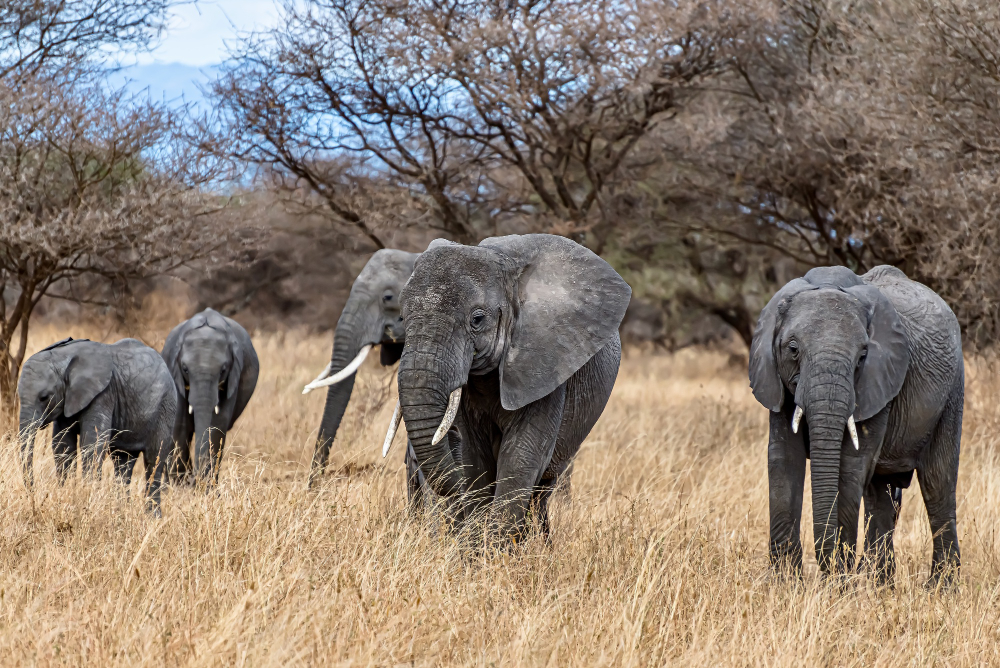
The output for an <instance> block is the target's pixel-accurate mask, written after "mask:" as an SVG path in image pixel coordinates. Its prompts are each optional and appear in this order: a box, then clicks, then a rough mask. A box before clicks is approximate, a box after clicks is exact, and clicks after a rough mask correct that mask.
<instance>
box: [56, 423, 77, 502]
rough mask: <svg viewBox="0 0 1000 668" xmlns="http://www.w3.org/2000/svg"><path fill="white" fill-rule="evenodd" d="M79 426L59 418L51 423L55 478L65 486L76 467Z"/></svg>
mask: <svg viewBox="0 0 1000 668" xmlns="http://www.w3.org/2000/svg"><path fill="white" fill-rule="evenodd" d="M79 436H80V425H79V423H78V422H77V421H76V420H71V419H69V418H66V417H63V416H60V417H57V418H56V419H55V420H54V421H53V423H52V454H53V456H54V457H55V460H56V478H57V479H58V481H59V484H60V485H62V484H65V483H66V480H67V479H68V478H69V475H70V473H71V472H72V471H73V468H74V467H75V466H76V447H77V439H78V438H79Z"/></svg>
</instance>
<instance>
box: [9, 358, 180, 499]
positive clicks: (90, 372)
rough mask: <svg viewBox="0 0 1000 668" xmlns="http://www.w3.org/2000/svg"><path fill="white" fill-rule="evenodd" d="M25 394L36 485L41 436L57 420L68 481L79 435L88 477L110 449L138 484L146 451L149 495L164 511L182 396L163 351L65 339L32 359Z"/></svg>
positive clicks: (29, 459) (28, 469) (27, 471)
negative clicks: (136, 476)
mask: <svg viewBox="0 0 1000 668" xmlns="http://www.w3.org/2000/svg"><path fill="white" fill-rule="evenodd" d="M17 394H18V397H19V399H20V402H21V414H20V429H19V433H20V440H21V464H22V467H23V470H24V476H25V483H26V484H27V485H28V487H31V486H32V484H33V483H34V472H33V465H32V463H33V455H34V442H35V434H36V432H37V430H38V429H41V428H44V427H46V426H48V425H50V424H51V425H53V427H52V451H53V453H54V454H55V459H56V472H57V474H58V478H59V481H60V482H65V480H66V478H67V476H69V474H70V472H71V471H72V469H73V467H74V466H75V464H76V457H77V448H78V441H79V453H80V460H81V463H82V469H83V474H84V475H85V476H93V475H95V474H99V472H100V469H101V464H102V463H103V461H104V456H105V455H106V454H110V456H111V459H112V461H113V462H114V466H115V473H116V474H117V477H118V479H119V480H120V481H121V482H122V483H123V484H124V485H128V484H129V483H130V482H131V480H132V470H133V469H134V468H135V463H136V461H137V460H138V458H139V455H140V454H142V456H143V460H144V462H145V469H146V496H147V498H148V500H149V503H150V506H151V509H152V510H153V511H154V512H155V513H156V514H157V515H159V506H160V487H161V486H162V484H163V477H164V471H165V468H166V464H167V458H168V456H169V454H170V447H171V430H172V427H173V422H174V411H175V409H176V406H177V396H176V392H175V391H174V384H173V381H172V380H171V378H170V372H169V371H168V370H167V367H166V365H165V364H164V363H163V360H162V359H161V358H160V356H159V354H158V353H157V352H156V351H155V350H153V349H152V348H150V347H148V346H146V345H144V344H142V343H140V342H139V341H136V340H135V339H122V340H121V341H119V342H117V343H114V344H111V345H108V344H104V343H97V342H94V341H88V340H86V339H65V340H63V341H60V342H58V343H55V344H53V345H51V346H49V347H48V348H46V349H44V350H42V351H39V352H37V353H35V354H34V355H32V356H31V357H30V358H29V359H28V361H27V362H25V364H24V369H22V371H21V378H20V379H19V380H18V383H17Z"/></svg>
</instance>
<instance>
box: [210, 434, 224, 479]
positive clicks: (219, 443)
mask: <svg viewBox="0 0 1000 668" xmlns="http://www.w3.org/2000/svg"><path fill="white" fill-rule="evenodd" d="M208 442H209V453H208V455H209V457H210V458H211V459H210V460H209V475H208V479H209V480H210V481H211V484H212V485H218V484H219V471H220V470H221V469H222V448H223V447H224V446H225V444H226V432H225V431H224V430H223V429H220V428H217V427H212V430H211V431H210V432H209V435H208Z"/></svg>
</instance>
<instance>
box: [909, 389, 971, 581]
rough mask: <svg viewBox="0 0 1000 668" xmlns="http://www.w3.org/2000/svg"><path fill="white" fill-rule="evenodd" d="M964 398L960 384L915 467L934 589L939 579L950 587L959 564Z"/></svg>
mask: <svg viewBox="0 0 1000 668" xmlns="http://www.w3.org/2000/svg"><path fill="white" fill-rule="evenodd" d="M964 398H965V393H964V388H963V387H962V386H961V385H959V386H958V387H957V388H956V389H955V390H954V391H953V392H952V395H951V397H950V398H949V400H948V403H947V405H946V406H945V410H944V413H943V414H942V415H941V419H940V420H939V421H938V424H937V427H935V429H934V434H933V436H932V438H931V442H930V445H929V447H928V449H927V454H926V456H925V457H924V458H923V460H922V461H921V462H920V464H919V465H918V467H917V478H918V479H919V480H920V493H921V494H922V495H923V497H924V505H925V506H926V507H927V518H928V520H929V521H930V525H931V535H932V536H933V541H934V551H933V555H932V557H931V578H930V581H929V582H928V584H929V585H930V586H936V585H937V584H938V582H939V581H941V580H942V578H943V579H944V581H945V582H944V583H945V584H950V583H951V582H952V580H953V579H955V578H956V577H957V575H958V570H959V566H960V564H961V553H960V552H959V548H958V523H957V518H956V513H955V508H956V501H955V487H956V485H957V483H958V453H959V447H960V444H961V440H962V408H963V403H964Z"/></svg>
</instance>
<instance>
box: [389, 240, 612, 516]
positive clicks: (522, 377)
mask: <svg viewBox="0 0 1000 668" xmlns="http://www.w3.org/2000/svg"><path fill="white" fill-rule="evenodd" d="M630 295H631V289H630V288H629V286H628V284H627V283H625V281H624V280H622V278H621V277H620V276H619V275H618V274H617V273H616V272H615V271H614V270H613V269H612V268H611V267H610V266H609V265H608V264H607V263H606V262H605V261H604V260H602V259H601V258H599V257H598V256H596V255H594V254H593V253H592V252H590V251H589V250H587V249H586V248H584V247H583V246H580V245H579V244H576V243H575V242H573V241H570V240H568V239H565V238H563V237H557V236H551V235H543V234H535V235H524V236H516V235H515V236H508V237H497V238H492V239H487V240H485V241H483V242H482V244H480V245H479V246H463V245H459V244H452V243H449V242H443V241H437V242H434V243H432V244H431V246H430V247H428V249H427V251H425V252H424V253H423V254H422V255H421V256H420V258H419V259H418V260H417V262H416V264H415V267H414V270H413V275H412V276H411V277H410V280H409V282H408V283H407V284H406V287H404V288H403V293H402V295H401V296H400V301H401V302H402V313H403V320H404V324H405V330H406V343H405V345H404V347H403V354H402V358H401V359H400V363H399V400H400V406H401V409H402V416H403V420H404V423H405V425H406V431H407V435H408V437H409V439H410V443H411V445H412V449H413V454H414V456H415V459H416V463H417V464H418V466H419V468H420V470H421V471H422V472H423V474H424V475H425V476H426V479H427V484H428V485H429V487H430V488H431V489H432V490H433V491H434V492H436V493H437V494H439V495H442V496H446V497H452V498H456V497H458V498H464V499H465V500H466V501H467V503H464V504H459V505H461V506H462V507H463V509H462V510H461V511H460V519H461V516H465V517H468V516H469V513H472V512H475V511H476V510H477V509H480V508H488V510H489V513H490V519H489V526H490V527H492V528H494V529H500V530H501V532H502V534H503V535H511V534H514V535H517V534H520V533H522V532H523V531H524V529H525V527H526V521H525V520H526V513H527V511H528V509H529V505H530V503H531V502H532V501H534V502H536V503H537V508H538V512H539V516H540V520H541V524H542V528H543V529H544V530H545V531H546V532H547V531H548V514H547V503H548V499H549V496H550V494H551V492H552V489H553V486H554V485H555V483H556V480H557V478H558V476H559V475H560V474H563V473H564V472H566V470H567V467H568V466H569V464H570V462H571V461H572V458H573V457H574V455H576V453H577V450H578V449H579V447H580V444H581V443H582V442H583V440H584V438H586V436H587V434H588V433H590V430H591V428H592V427H593V426H594V424H595V423H596V422H597V419H598V418H599V417H600V415H601V413H602V411H603V410H604V406H605V404H606V403H607V401H608V397H609V396H610V394H611V389H612V387H613V386H614V382H615V378H616V377H617V374H618V365H619V361H620V358H621V342H620V340H619V338H618V325H619V323H620V322H621V319H622V316H623V315H624V313H625V309H626V307H627V306H628V302H629V298H630ZM459 387H462V388H464V389H463V394H462V398H461V404H460V408H459V412H458V416H457V419H456V420H455V423H454V424H453V425H452V427H451V429H450V430H449V431H448V433H447V435H446V436H445V438H444V439H443V440H442V441H441V442H440V443H438V444H437V445H433V443H432V439H433V435H434V433H435V431H436V430H437V429H438V426H439V424H440V423H441V421H442V418H443V416H444V414H445V410H446V406H447V404H448V399H449V396H450V395H451V394H452V392H453V391H454V390H455V389H456V388H459Z"/></svg>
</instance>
